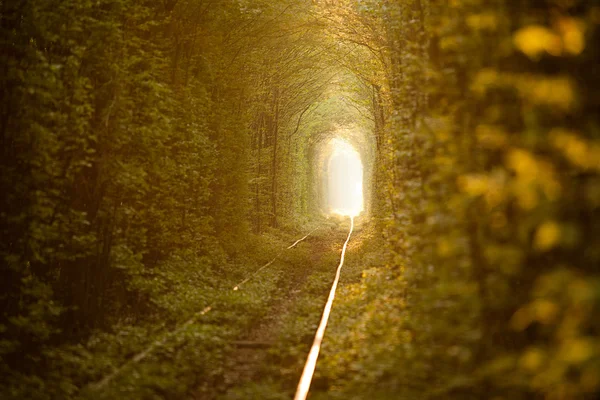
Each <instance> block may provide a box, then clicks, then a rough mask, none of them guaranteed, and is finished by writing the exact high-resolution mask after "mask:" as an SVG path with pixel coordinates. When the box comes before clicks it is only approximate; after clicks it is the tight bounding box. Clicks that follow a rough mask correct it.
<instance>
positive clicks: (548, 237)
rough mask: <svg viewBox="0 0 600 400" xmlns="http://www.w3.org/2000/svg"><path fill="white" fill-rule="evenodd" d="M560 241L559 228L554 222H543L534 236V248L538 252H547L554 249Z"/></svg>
mask: <svg viewBox="0 0 600 400" xmlns="http://www.w3.org/2000/svg"><path fill="white" fill-rule="evenodd" d="M559 241H560V227H559V225H558V224H557V223H556V222H554V221H547V222H544V223H543V224H542V225H540V227H539V228H538V230H537V232H536V234H535V240H534V247H535V248H536V249H538V250H540V251H547V250H550V249H552V248H553V247H555V246H556V245H557V244H558V243H559Z"/></svg>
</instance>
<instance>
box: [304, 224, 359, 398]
mask: <svg viewBox="0 0 600 400" xmlns="http://www.w3.org/2000/svg"><path fill="white" fill-rule="evenodd" d="M353 230H354V217H353V216H350V232H348V238H347V239H346V241H345V242H344V247H342V256H341V258H340V265H338V267H337V271H336V273H335V279H334V280H333V284H332V285H331V290H330V291H329V297H328V298H327V303H326V304H325V308H324V309H323V315H322V316H321V322H320V323H319V328H318V329H317V333H316V334H315V339H314V340H313V344H312V347H311V348H310V352H309V353H308V358H307V359H306V364H305V365H304V370H303V371H302V376H301V377H300V382H299V383H298V388H297V389H296V395H295V396H294V400H305V399H306V396H308V390H309V389H310V384H311V382H312V378H313V375H314V373H315V368H316V366H317V359H318V358H319V351H320V350H321V343H322V342H323V336H324V335H325V329H326V328H327V322H328V321H329V314H330V313H331V307H332V306H333V300H334V299H335V291H336V289H337V285H338V282H339V280H340V273H341V271H342V266H343V265H344V257H345V256H346V248H347V247H348V242H349V241H350V236H352V231H353Z"/></svg>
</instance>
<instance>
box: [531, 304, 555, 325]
mask: <svg viewBox="0 0 600 400" xmlns="http://www.w3.org/2000/svg"><path fill="white" fill-rule="evenodd" d="M531 307H532V308H533V312H534V313H535V319H536V320H537V321H539V322H541V323H542V324H545V325H548V324H551V323H552V322H554V321H555V320H556V316H557V315H558V306H557V305H556V304H555V303H553V302H551V301H549V300H536V301H535V302H534V303H533V304H532V305H531Z"/></svg>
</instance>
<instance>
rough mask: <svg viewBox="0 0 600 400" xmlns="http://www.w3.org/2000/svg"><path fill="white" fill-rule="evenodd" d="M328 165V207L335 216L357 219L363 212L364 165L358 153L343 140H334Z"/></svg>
mask: <svg viewBox="0 0 600 400" xmlns="http://www.w3.org/2000/svg"><path fill="white" fill-rule="evenodd" d="M330 144H331V146H332V148H333V150H332V152H331V155H330V157H329V165H328V185H327V187H328V193H327V195H328V205H329V211H330V212H331V213H333V214H339V215H347V216H350V217H355V216H357V215H358V214H360V213H361V211H363V208H364V205H363V165H362V161H361V159H360V155H359V154H358V152H357V151H356V150H355V149H354V147H352V145H351V144H349V143H348V142H345V141H344V140H341V139H332V140H331V142H330Z"/></svg>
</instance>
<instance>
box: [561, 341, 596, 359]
mask: <svg viewBox="0 0 600 400" xmlns="http://www.w3.org/2000/svg"><path fill="white" fill-rule="evenodd" d="M593 355H594V347H593V346H592V343H591V342H590V340H588V339H585V338H577V339H573V340H569V341H567V342H565V343H564V344H563V346H562V348H561V356H562V359H563V360H565V361H566V362H568V363H570V364H581V363H583V362H585V361H587V360H588V359H590V358H591V357H592V356H593Z"/></svg>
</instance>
